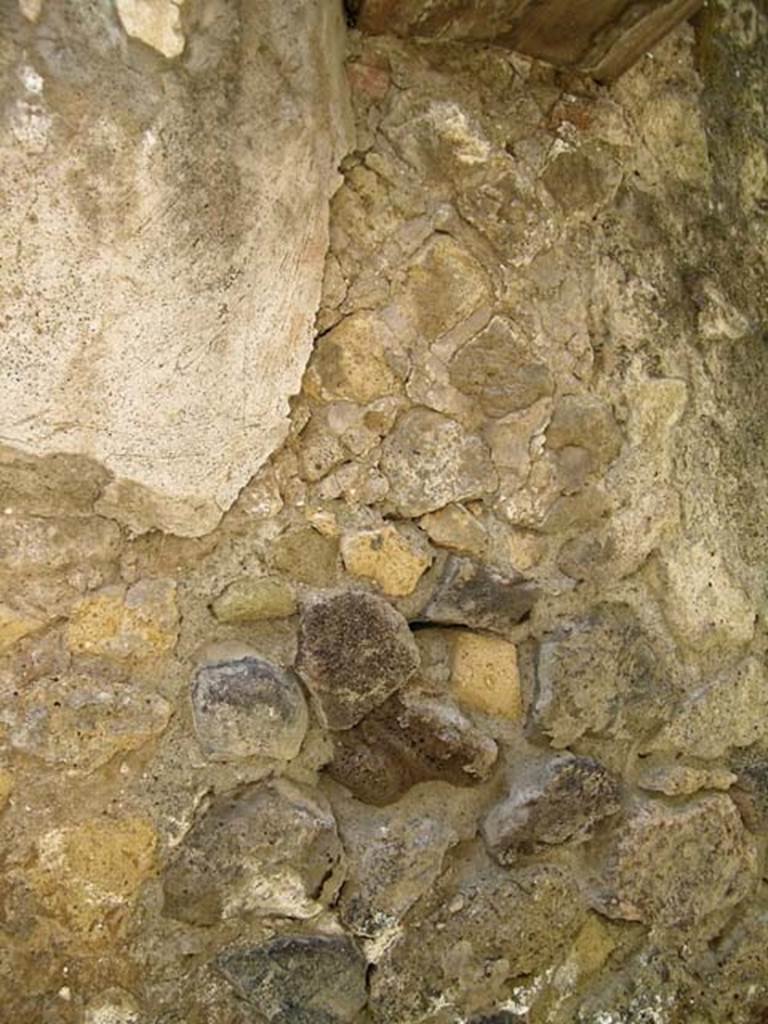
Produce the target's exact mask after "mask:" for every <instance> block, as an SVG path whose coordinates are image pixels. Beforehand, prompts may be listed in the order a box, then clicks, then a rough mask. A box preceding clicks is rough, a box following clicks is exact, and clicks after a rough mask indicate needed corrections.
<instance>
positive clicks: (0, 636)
mask: <svg viewBox="0 0 768 1024" xmlns="http://www.w3.org/2000/svg"><path fill="white" fill-rule="evenodd" d="M42 627H43V623H42V622H41V621H40V620H39V619H36V618H34V617H32V616H31V615H23V614H22V613H21V612H17V611H15V610H14V609H13V608H11V607H9V605H7V604H0V654H1V653H2V652H3V651H7V650H9V648H11V647H13V645H14V644H15V643H16V642H17V641H18V640H21V639H22V638H23V637H25V636H29V634H30V633H34V632H35V631H36V630H38V629H42Z"/></svg>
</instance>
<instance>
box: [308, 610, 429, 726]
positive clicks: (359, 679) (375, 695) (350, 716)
mask: <svg viewBox="0 0 768 1024" xmlns="http://www.w3.org/2000/svg"><path fill="white" fill-rule="evenodd" d="M418 664H419V653H418V649H417V647H416V642H415V641H414V639H413V636H412V635H411V632H410V630H409V629H408V623H407V622H406V621H405V619H404V618H403V616H402V615H400V613H399V612H397V611H395V609H394V608H392V607H391V605H389V604H387V602H386V601H385V600H384V599H383V598H380V597H375V596H374V595H373V594H367V593H365V592H363V591H355V590H350V591H337V592H335V593H331V594H324V595H322V596H320V597H316V598H314V599H313V600H311V601H309V602H308V603H307V604H306V605H305V606H304V608H303V610H302V614H301V623H300V629H299V655H298V659H297V662H296V668H297V671H298V672H299V674H300V676H301V677H302V679H303V680H304V682H305V683H306V684H307V686H308V687H309V688H310V690H311V691H312V693H313V694H314V696H315V698H316V699H317V702H318V706H319V710H320V714H321V717H322V718H323V719H324V724H325V725H327V726H328V728H330V729H349V728H351V727H352V726H353V725H355V724H356V723H357V722H359V721H360V720H361V718H363V716H364V715H366V714H368V712H369V711H371V710H372V709H373V708H375V707H377V706H378V705H379V704H382V703H383V702H384V701H385V700H386V699H387V697H389V696H390V694H392V693H394V692H395V690H398V689H399V688H400V687H401V686H402V685H403V684H404V683H406V682H407V681H408V680H409V679H410V677H411V676H412V675H413V673H414V672H415V671H416V668H417V667H418Z"/></svg>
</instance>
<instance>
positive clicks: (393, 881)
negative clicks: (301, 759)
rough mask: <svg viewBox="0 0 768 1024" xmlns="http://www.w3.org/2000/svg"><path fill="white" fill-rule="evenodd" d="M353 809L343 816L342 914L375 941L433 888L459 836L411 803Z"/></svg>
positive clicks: (350, 925)
mask: <svg viewBox="0 0 768 1024" xmlns="http://www.w3.org/2000/svg"><path fill="white" fill-rule="evenodd" d="M347 810H348V813H347V814H346V815H345V816H342V815H341V814H339V829H340V832H341V838H342V842H343V844H344V850H345V852H346V854H347V859H348V869H347V877H346V880H345V882H344V887H343V889H342V891H341V896H340V898H339V904H338V907H339V915H340V917H341V920H342V922H343V924H344V925H345V927H347V928H348V929H349V930H350V931H352V932H354V933H355V934H356V935H360V936H364V937H366V938H375V937H376V936H378V935H380V934H382V933H383V932H386V931H387V930H388V929H390V928H392V927H394V926H395V925H397V924H398V922H399V921H400V920H402V918H403V917H404V915H405V914H406V913H407V912H408V910H410V908H411V907H412V906H413V904H414V903H415V902H416V900H417V899H419V897H420V896H422V895H423V894H424V893H425V892H426V891H427V890H428V889H429V888H430V887H431V885H432V884H433V882H434V881H435V879H436V878H437V877H438V875H439V874H440V872H441V870H442V866H443V859H444V857H445V854H446V851H447V850H448V849H450V847H452V846H453V845H454V844H455V843H457V842H458V839H459V837H458V835H457V834H456V832H455V831H454V830H453V828H451V826H450V825H449V824H448V823H446V822H444V821H441V820H440V818H438V817H437V816H435V815H434V814H427V813H425V811H424V808H423V807H420V806H418V805H415V804H409V803H408V802H406V801H401V802H400V803H399V804H395V805H394V806H393V807H391V808H387V809H386V810H384V811H379V810H373V809H372V808H370V807H362V806H361V805H360V804H358V803H352V802H351V801H350V807H349V808H348V809H347ZM337 813H338V812H337Z"/></svg>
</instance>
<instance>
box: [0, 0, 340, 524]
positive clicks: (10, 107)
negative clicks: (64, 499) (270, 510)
mask: <svg viewBox="0 0 768 1024" xmlns="http://www.w3.org/2000/svg"><path fill="white" fill-rule="evenodd" d="M6 6H8V5H4V7H6ZM25 6H27V7H28V8H29V7H31V6H34V5H31V4H29V3H27V2H26V0H25ZM204 8H205V10H204V12H203V10H202V8H200V9H198V7H197V5H196V4H192V3H185V4H184V5H183V8H182V4H181V2H180V0H179V2H176V0H119V3H118V4H112V3H109V4H100V5H98V6H97V7H96V8H92V7H91V6H89V5H87V4H86V5H83V4H80V3H76V2H72V3H48V4H47V5H46V8H45V14H44V17H45V30H44V32H43V33H42V35H41V34H36V33H35V31H30V30H27V31H23V30H22V29H21V26H19V29H18V30H17V29H16V28H15V27H12V28H11V31H10V34H7V33H6V32H5V21H4V31H3V42H4V51H3V62H4V67H5V68H7V76H8V81H9V83H12V87H11V91H10V92H9V93H8V96H7V104H6V107H5V110H4V115H3V125H2V133H1V134H2V139H3V144H2V147H1V148H2V164H3V181H4V185H5V189H6V193H7V195H6V198H7V201H8V211H9V215H8V217H7V218H6V222H5V224H4V228H5V230H4V231H3V232H2V233H0V263H1V264H2V267H3V272H2V278H3V279H2V291H3V294H6V293H7V294H9V295H13V301H12V303H11V305H10V306H9V307H8V309H7V313H8V315H9V316H10V317H11V321H10V324H9V326H8V327H7V329H5V330H4V331H3V334H2V337H0V361H2V364H3V366H6V367H9V368H10V369H11V372H9V373H8V375H7V376H6V378H5V386H6V395H5V400H4V401H3V403H2V408H1V409H0V434H2V436H3V437H4V438H5V439H6V440H7V443H8V444H11V445H13V446H14V447H16V448H18V449H20V450H23V451H25V452H27V453H31V454H35V455H41V456H45V455H48V454H50V453H58V452H69V453H80V454H85V455H88V456H90V457H92V458H94V459H95V460H97V461H99V462H101V463H103V464H104V465H105V466H106V468H107V469H108V470H109V471H110V473H112V474H113V475H114V478H113V479H112V480H111V481H110V482H109V483H108V485H107V488H106V492H105V494H104V495H103V496H102V497H101V498H100V500H99V508H100V510H102V511H105V512H106V513H107V514H109V515H114V516H116V517H119V518H120V519H121V521H123V522H127V523H128V524H129V525H130V526H131V527H132V528H133V529H134V530H136V531H146V530H149V529H153V528H160V529H163V530H165V531H168V532H173V533H181V534H186V535H201V534H203V533H206V532H208V531H209V530H211V529H212V528H213V527H214V526H215V525H216V523H217V522H218V520H219V519H220V517H221V514H222V512H223V511H224V510H225V509H227V508H228V507H229V506H230V505H231V504H232V502H233V501H234V500H235V498H236V497H237V495H238V493H239V492H240V490H241V488H242V487H243V485H244V484H245V483H246V482H247V481H248V480H249V479H250V478H251V477H252V476H253V474H254V473H255V472H256V470H257V469H258V468H259V466H260V465H262V464H263V463H264V461H265V460H266V458H267V457H268V456H269V455H270V454H271V452H272V451H274V450H275V448H276V447H277V446H278V445H279V444H280V442H281V441H282V439H283V438H284V436H285V433H286V430H287V420H288V412H289V409H288V398H289V396H290V395H291V394H293V393H295V392H296V391H298V388H299V384H300V380H301V375H302V372H303V370H304V366H305V364H306V361H307V359H308V357H309V354H310V351H311V347H312V340H313V323H314V317H315V312H316V310H317V308H318V305H319V301H320V291H321V285H322V276H323V268H324V261H325V253H326V249H327V246H328V209H329V199H330V197H331V195H332V194H333V192H334V191H335V190H336V188H337V186H338V184H339V175H338V172H337V166H338V162H339V160H340V159H341V157H342V156H343V154H344V152H345V150H346V148H347V140H348V137H349V124H348V101H347V92H346V81H345V77H344V70H343V61H344V38H345V33H344V24H343V13H342V8H341V4H336V3H327V4H326V3H322V4H315V3H311V2H308V0H300V2H297V3H295V4H290V5H285V4H280V5H278V6H277V7H276V6H275V5H274V4H273V3H272V2H271V0H252V2H250V3H248V4H246V5H244V6H243V7H238V8H234V7H232V6H231V5H230V4H228V3H213V4H205V5H204ZM182 10H183V15H182V24H181V25H180V22H179V13H180V11H182ZM6 20H7V19H6ZM16 20H17V19H15V18H14V21H16ZM19 20H20V19H19ZM121 26H123V27H124V28H125V29H126V30H127V32H128V33H130V34H131V35H134V36H136V37H137V38H139V39H142V40H143V41H145V42H146V43H148V44H149V46H152V47H155V48H157V50H159V51H160V54H164V55H165V56H166V57H169V58H170V57H173V58H174V59H173V60H169V59H162V57H161V56H159V55H158V54H157V53H152V52H151V50H149V49H147V48H146V47H143V46H141V45H139V44H135V43H134V44H131V43H130V42H129V40H128V37H127V35H126V34H125V32H124V31H123V28H122V27H121ZM185 44H186V45H185ZM265 46H266V47H267V50H268V51H269V52H270V53H272V54H273V55H274V60H272V61H265V60H264V52H265V51H264V50H263V49H262V48H263V47H265ZM51 47H52V48H53V51H51ZM50 52H55V54H56V59H55V60H51V59H50ZM28 83H31V86H30V87H29V88H28V87H27V84H28ZM73 83H77V85H73ZM73 89H75V91H76V92H77V91H78V90H80V93H78V94H82V95H87V96H88V102H87V103H86V104H79V102H78V101H75V100H74V95H75V93H73V91H72V90H73ZM73 102H74V103H75V106H76V108H77V110H76V111H75V110H74V108H73V107H72V103H73ZM116 111H119V112H120V113H119V115H117V114H116ZM233 137H236V144H234V145H233V144H232V140H233ZM31 195H34V197H35V210H34V211H33V214H32V215H30V216H28V214H30V210H29V197H30V196H31ZM19 238H23V239H24V242H23V245H22V246H21V248H20V249H19V250H18V252H17V249H16V246H17V242H18V240H19ZM14 253H17V255H18V259H16V258H14V255H13V254H14ZM275 253H279V257H276V256H275ZM9 257H10V259H9ZM78 325H80V326H78ZM82 325H87V326H86V327H85V328H83V330H81V329H80V327H81V326H82ZM38 332H42V333H41V334H38ZM83 332H85V333H83ZM105 396H108V398H107V400H105Z"/></svg>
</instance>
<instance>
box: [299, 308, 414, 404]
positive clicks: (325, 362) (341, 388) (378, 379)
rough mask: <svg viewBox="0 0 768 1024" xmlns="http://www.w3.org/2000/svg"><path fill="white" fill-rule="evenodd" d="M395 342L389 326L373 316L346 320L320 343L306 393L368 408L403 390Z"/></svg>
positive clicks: (355, 316)
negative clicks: (378, 399) (397, 368)
mask: <svg viewBox="0 0 768 1024" xmlns="http://www.w3.org/2000/svg"><path fill="white" fill-rule="evenodd" d="M396 354H397V350H396V346H395V341H394V339H393V337H392V333H391V331H390V330H389V328H388V327H387V325H386V323H385V322H384V321H383V320H382V319H381V318H380V317H377V316H375V315H373V314H370V313H355V314H353V315H352V316H348V317H346V318H345V319H344V320H342V321H341V323H339V324H337V326H336V327H334V328H333V329H332V330H330V331H329V332H328V333H327V334H324V335H323V336H322V337H321V338H320V339H319V340H318V342H317V345H316V347H315V351H314V354H313V356H312V359H311V360H310V362H309V366H308V367H307V372H306V374H305V380H304V389H305V391H306V392H307V393H308V394H310V395H313V397H314V396H315V395H316V396H317V397H319V398H322V399H324V400H326V401H332V400H333V399H346V400H347V401H349V402H358V403H360V404H361V405H367V404H368V403H369V402H373V401H375V400H376V399H377V398H383V397H385V396H387V395H396V394H397V393H398V392H399V391H400V390H401V389H402V383H401V381H400V377H399V376H398V374H397V373H396V372H395V369H394V368H393V367H394V363H395V357H396Z"/></svg>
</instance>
